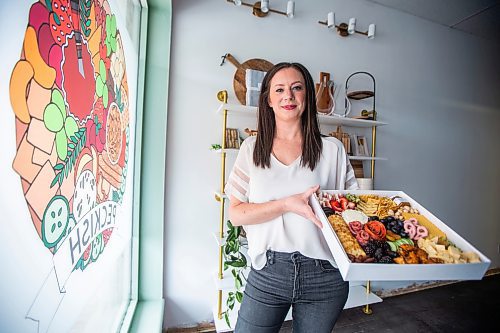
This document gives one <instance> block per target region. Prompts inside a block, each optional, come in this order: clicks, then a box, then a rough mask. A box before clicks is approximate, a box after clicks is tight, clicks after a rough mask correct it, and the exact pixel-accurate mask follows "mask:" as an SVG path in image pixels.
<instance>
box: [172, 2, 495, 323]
mask: <svg viewBox="0 0 500 333" xmlns="http://www.w3.org/2000/svg"><path fill="white" fill-rule="evenodd" d="M272 7H273V8H275V7H276V8H277V9H281V10H284V9H285V8H286V1H285V0H275V1H272ZM331 10H334V11H335V12H336V18H337V20H338V21H340V20H344V21H345V20H347V19H348V18H349V17H352V16H355V17H356V18H357V22H358V25H359V28H360V29H361V30H364V29H367V26H368V24H369V23H372V22H373V23H375V24H376V25H377V36H376V38H375V39H374V40H368V39H366V38H363V37H362V36H361V35H355V36H351V37H349V38H341V37H339V36H338V35H336V34H335V33H334V32H333V31H329V30H328V29H326V27H325V26H323V25H320V24H318V23H317V21H318V20H326V14H327V12H329V11H331ZM173 11H174V16H173V33H172V48H171V50H172V54H171V72H170V92H169V96H170V98H169V105H168V133H167V170H166V173H167V177H166V179H167V184H166V185H167V192H166V207H165V215H166V226H165V243H166V244H165V277H164V279H165V289H164V290H165V299H166V307H165V309H166V310H165V323H164V327H165V328H167V327H176V326H194V325H196V324H197V323H200V322H203V321H211V320H212V314H211V311H212V307H213V306H214V305H215V304H216V296H217V293H216V291H215V289H214V284H213V279H212V273H213V272H215V271H216V267H217V256H218V252H217V245H216V243H215V241H214V238H213V236H212V232H215V231H216V230H217V226H218V216H219V205H218V203H217V202H216V201H215V200H214V196H213V192H214V190H216V189H217V188H218V187H219V175H220V157H219V155H217V154H214V153H212V152H211V151H210V150H209V147H210V144H212V143H220V137H221V126H222V124H221V119H222V118H221V117H220V115H217V114H216V110H217V108H218V106H219V102H218V101H217V99H216V94H217V92H218V91H219V90H222V89H226V90H227V91H228V92H229V99H230V102H232V103H238V102H237V100H236V97H235V95H234V92H233V88H232V81H233V76H234V73H235V67H234V66H233V65H231V64H230V63H229V62H226V63H225V64H224V65H223V66H219V64H220V62H221V56H222V55H224V54H225V53H227V52H230V53H231V54H233V55H234V56H235V57H236V59H238V60H239V61H240V62H243V61H245V60H248V59H251V58H264V59H266V60H269V61H271V62H273V63H277V62H280V61H297V62H301V63H303V64H304V65H305V66H306V67H308V69H309V70H310V72H311V74H312V75H313V77H314V79H315V80H318V79H319V72H320V71H326V72H330V73H332V74H333V77H334V79H335V80H336V82H337V83H344V81H345V79H346V78H347V76H348V75H349V74H351V73H352V72H355V71H359V70H365V71H368V72H370V73H372V74H373V75H374V76H375V78H376V82H377V89H376V91H377V96H376V97H377V104H376V108H377V111H378V112H379V120H380V121H385V122H388V123H389V126H383V127H380V128H379V131H378V136H377V154H378V155H380V156H385V157H388V160H387V161H382V162H377V166H376V185H375V186H376V188H378V189H393V190H403V191H405V192H406V193H408V194H409V195H410V196H412V197H413V198H414V199H416V200H417V201H418V202H420V203H421V204H422V205H423V206H425V207H426V208H428V209H429V210H430V211H432V212H433V213H434V214H435V215H436V216H438V217H439V218H441V219H442V220H443V221H444V222H445V223H447V224H448V225H449V226H451V227H452V228H453V229H454V230H455V231H457V232H458V233H459V234H461V235H462V236H464V237H465V238H466V239H467V240H468V241H469V242H471V243H472V244H474V245H475V246H476V247H477V248H478V249H479V250H480V251H481V252H483V253H484V254H485V255H486V256H488V257H489V258H490V259H491V260H492V265H491V267H499V266H500V256H499V254H498V252H497V251H498V250H497V248H498V243H499V242H500V227H499V225H500V224H499V223H498V222H499V218H498V215H497V214H496V208H497V206H498V204H497V203H498V202H499V201H500V172H499V168H498V165H499V162H500V153H499V151H500V150H499V149H498V148H497V147H496V146H497V142H498V141H499V139H500V138H499V136H500V134H499V133H500V98H499V96H500V94H499V93H498V90H499V88H500V79H499V78H500V70H499V66H498V64H497V60H498V57H497V55H498V51H499V49H500V47H499V45H496V46H493V45H490V43H488V42H487V41H485V40H480V39H478V38H475V37H473V36H470V35H467V34H464V33H461V32H458V31H455V30H452V29H449V28H445V27H443V26H439V25H436V24H433V23H430V22H427V21H424V20H421V19H419V18H416V17H413V16H410V15H407V14H404V13H401V12H397V11H393V10H390V9H387V8H385V7H381V6H378V5H376V4H373V3H368V2H365V1H362V0H353V1H341V0H334V1H315V2H314V5H311V4H310V3H309V2H306V1H296V17H295V18H294V19H293V20H289V19H287V18H285V17H284V16H281V15H276V14H273V13H271V14H270V15H269V16H268V17H267V18H264V19H259V18H256V17H254V16H253V15H252V14H251V9H250V8H248V7H241V8H237V7H234V6H232V5H231V4H228V3H226V1H222V0H218V1H215V0H211V1H208V0H207V1H186V0H184V1H174V2H173ZM342 98H343V95H342V93H341V96H340V99H342ZM340 99H339V100H338V101H337V104H338V105H339V104H342V101H341V100H340ZM254 124H255V121H252V120H246V121H245V120H241V121H237V122H235V121H234V119H230V123H229V126H232V125H234V126H243V128H244V127H251V126H252V125H254ZM254 128H255V127H254ZM368 134H369V133H368ZM229 161H231V159H229ZM228 164H229V165H231V163H230V162H229V163H228Z"/></svg>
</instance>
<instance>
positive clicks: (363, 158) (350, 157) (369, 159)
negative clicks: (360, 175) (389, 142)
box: [349, 156, 387, 161]
mask: <svg viewBox="0 0 500 333" xmlns="http://www.w3.org/2000/svg"><path fill="white" fill-rule="evenodd" d="M349 159H350V160H360V161H371V160H375V161H387V158H386V157H378V156H376V157H371V156H349Z"/></svg>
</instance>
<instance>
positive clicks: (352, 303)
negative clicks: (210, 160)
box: [213, 91, 387, 332]
mask: <svg viewBox="0 0 500 333" xmlns="http://www.w3.org/2000/svg"><path fill="white" fill-rule="evenodd" d="M217 98H218V99H219V101H220V102H222V103H221V105H220V107H219V108H218V110H217V114H219V115H220V116H222V141H221V143H222V144H221V147H222V148H221V149H219V150H215V152H216V153H217V154H219V155H220V159H221V171H220V172H221V173H220V189H218V190H216V191H214V197H215V199H216V200H217V201H218V202H219V204H220V214H219V230H218V232H217V233H216V234H214V236H215V240H216V243H217V245H218V247H219V265H218V270H217V272H215V274H214V278H215V285H216V289H217V292H218V300H217V306H216V308H215V309H214V311H213V314H214V322H215V326H216V330H217V332H225V331H230V330H232V328H230V327H228V326H227V324H226V323H225V321H224V319H223V318H222V312H223V309H222V306H223V302H222V300H223V292H224V291H229V290H231V288H234V287H233V286H234V284H232V276H231V274H227V276H225V275H224V271H223V252H222V251H223V245H224V226H225V202H226V200H228V198H227V196H226V195H225V194H224V185H225V181H226V157H227V156H228V155H236V154H237V153H238V149H232V148H230V149H227V148H226V147H225V142H226V128H227V120H228V116H236V117H249V118H251V119H255V118H256V117H257V107H251V106H245V105H236V104H228V103H227V92H226V91H219V93H218V94H217ZM318 119H319V122H320V124H324V125H331V126H335V125H337V126H346V127H358V128H367V129H368V128H371V130H372V143H373V144H372V147H371V154H370V156H350V157H349V158H350V159H352V160H363V161H371V164H372V169H371V177H374V164H375V161H377V160H385V158H383V157H376V156H375V146H374V145H375V135H376V128H377V127H378V126H382V125H387V123H384V122H380V121H376V120H365V119H354V118H346V117H338V116H324V115H318ZM349 288H350V289H349V298H348V300H347V303H346V306H345V308H352V307H357V306H365V307H364V309H363V311H364V312H365V313H371V310H370V309H369V307H368V305H369V304H373V303H377V302H381V301H382V299H381V298H380V297H378V296H377V295H375V294H373V293H371V291H370V282H369V281H366V282H350V284H349ZM238 307H239V303H237V302H236V306H235V308H234V309H233V311H232V312H231V314H230V320H231V323H232V324H234V323H236V317H237V312H238ZM288 319H291V311H290V312H289V314H288V316H287V320H288ZM233 328H234V327H233Z"/></svg>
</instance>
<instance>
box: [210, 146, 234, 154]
mask: <svg viewBox="0 0 500 333" xmlns="http://www.w3.org/2000/svg"><path fill="white" fill-rule="evenodd" d="M212 151H213V152H214V153H217V154H222V153H223V152H224V153H226V154H230V155H237V154H238V152H239V151H240V150H239V149H236V148H226V149H213V150H212Z"/></svg>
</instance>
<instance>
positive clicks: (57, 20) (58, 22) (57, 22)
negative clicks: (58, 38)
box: [52, 13, 61, 25]
mask: <svg viewBox="0 0 500 333" xmlns="http://www.w3.org/2000/svg"><path fill="white" fill-rule="evenodd" d="M52 17H53V18H54V22H56V24H57V25H61V20H59V17H58V16H57V14H56V13H52Z"/></svg>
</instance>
